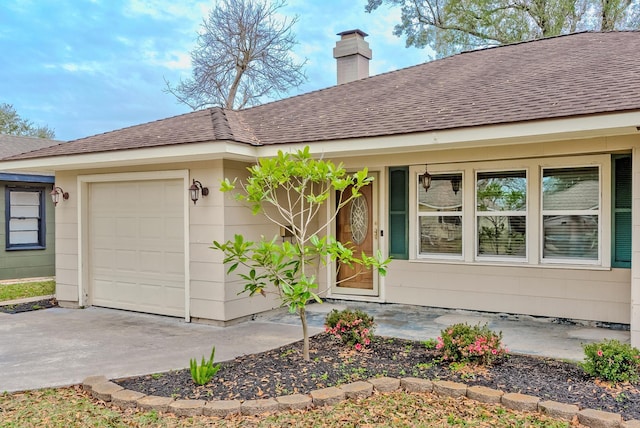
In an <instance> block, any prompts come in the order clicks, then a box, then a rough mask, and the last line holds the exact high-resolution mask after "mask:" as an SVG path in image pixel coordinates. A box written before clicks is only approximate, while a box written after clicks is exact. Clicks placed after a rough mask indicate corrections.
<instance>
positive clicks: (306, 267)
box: [211, 147, 389, 360]
mask: <svg viewBox="0 0 640 428" xmlns="http://www.w3.org/2000/svg"><path fill="white" fill-rule="evenodd" d="M249 172H250V176H249V178H248V179H247V181H246V183H243V184H241V189H242V191H240V192H237V193H236V199H238V200H240V201H243V202H245V203H248V204H249V206H250V207H251V209H252V211H253V213H254V214H258V213H262V214H263V215H265V216H266V217H267V218H268V219H269V220H270V221H271V222H272V223H274V224H276V225H278V226H280V227H281V228H284V229H286V230H287V231H288V233H289V234H290V235H291V237H292V239H291V242H289V241H282V240H281V238H280V237H279V236H276V237H274V238H273V239H267V238H264V237H262V239H261V240H260V241H259V242H252V241H247V240H245V239H244V237H243V236H241V235H236V236H235V238H234V240H229V241H227V242H225V243H220V242H217V241H214V243H213V246H212V247H211V248H213V249H218V250H221V251H223V252H224V255H225V259H224V263H225V264H227V265H228V266H229V268H228V271H227V273H231V272H234V271H235V270H236V269H238V268H241V269H240V270H238V272H239V273H238V274H239V276H240V277H241V278H242V279H243V280H244V282H245V286H244V292H248V293H250V295H252V296H253V295H254V294H256V293H258V294H261V295H266V293H268V292H270V291H271V290H275V292H277V293H278V297H279V299H280V300H281V302H282V305H283V306H286V307H288V308H289V310H290V311H291V312H292V313H296V312H297V313H298V315H299V317H300V322H301V324H302V332H303V339H304V348H303V357H304V358H305V359H306V360H308V359H309V333H308V329H307V319H306V305H307V303H308V302H309V301H313V300H315V301H317V302H321V301H322V300H321V298H320V296H319V295H318V293H317V292H316V289H317V288H318V283H317V280H316V276H315V273H316V272H317V269H318V267H319V266H320V265H321V264H323V263H328V262H338V263H341V264H347V265H349V266H353V265H360V266H362V267H363V268H366V269H368V268H375V269H377V270H378V273H379V274H380V275H384V274H385V273H386V270H385V267H386V265H387V264H388V263H389V260H388V259H387V260H383V259H382V257H381V254H380V253H379V252H378V254H377V255H376V256H375V257H371V256H367V255H366V254H365V253H362V254H361V255H357V254H355V253H354V251H353V250H352V249H351V247H350V246H349V243H342V242H338V241H337V240H336V239H335V237H333V236H331V235H330V234H327V233H325V232H326V230H327V229H328V225H330V224H331V223H332V222H333V221H334V220H335V218H336V216H337V214H338V212H339V210H340V209H342V208H343V207H345V206H346V205H347V204H349V203H350V202H351V201H352V200H353V199H355V198H358V197H360V196H361V193H360V189H361V188H362V187H363V186H367V185H369V184H370V183H371V182H372V180H373V178H372V177H370V176H369V175H368V173H367V170H366V169H364V170H361V171H358V172H356V173H354V174H347V172H346V170H345V169H344V167H343V166H342V165H335V164H334V163H332V162H330V161H325V160H322V159H320V160H316V159H313V158H312V157H311V154H310V152H309V147H306V148H305V149H304V150H300V151H298V152H297V153H293V154H291V153H283V152H282V151H279V152H278V155H277V156H276V157H275V158H261V159H260V160H259V162H258V163H257V164H256V165H253V166H252V167H250V168H249ZM235 189H236V183H235V181H233V182H232V181H230V180H228V179H225V180H224V181H223V182H222V186H221V189H220V190H221V191H223V192H228V191H234V190H235ZM331 195H337V196H336V199H337V200H336V201H335V207H336V209H335V212H334V213H332V214H331V215H329V216H328V218H327V219H326V220H321V219H320V217H321V215H320V213H321V211H320V210H321V208H323V207H324V206H325V205H324V204H325V203H326V202H328V201H329V200H330V198H331ZM324 212H325V211H322V213H324ZM347 279H352V277H350V278H346V279H344V280H347Z"/></svg>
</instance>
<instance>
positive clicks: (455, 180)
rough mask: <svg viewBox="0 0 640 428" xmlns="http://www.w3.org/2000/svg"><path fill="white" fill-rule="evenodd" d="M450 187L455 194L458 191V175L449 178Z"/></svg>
mask: <svg viewBox="0 0 640 428" xmlns="http://www.w3.org/2000/svg"><path fill="white" fill-rule="evenodd" d="M451 188H452V189H453V194H454V195H457V194H458V192H459V191H460V177H458V176H456V177H453V178H452V179H451Z"/></svg>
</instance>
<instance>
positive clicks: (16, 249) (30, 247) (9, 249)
mask: <svg viewBox="0 0 640 428" xmlns="http://www.w3.org/2000/svg"><path fill="white" fill-rule="evenodd" d="M46 249H47V247H43V246H42V245H27V246H24V247H7V248H5V251H26V250H46Z"/></svg>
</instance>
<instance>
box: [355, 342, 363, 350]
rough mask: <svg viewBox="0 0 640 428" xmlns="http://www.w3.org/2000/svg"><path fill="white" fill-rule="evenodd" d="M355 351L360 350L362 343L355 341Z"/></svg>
mask: <svg viewBox="0 0 640 428" xmlns="http://www.w3.org/2000/svg"><path fill="white" fill-rule="evenodd" d="M356 351H362V345H361V344H359V343H356Z"/></svg>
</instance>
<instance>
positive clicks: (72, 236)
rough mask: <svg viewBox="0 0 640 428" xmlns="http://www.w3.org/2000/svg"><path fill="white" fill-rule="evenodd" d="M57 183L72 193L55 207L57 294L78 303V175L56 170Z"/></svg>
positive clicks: (59, 298) (64, 299) (58, 296)
mask: <svg viewBox="0 0 640 428" xmlns="http://www.w3.org/2000/svg"><path fill="white" fill-rule="evenodd" d="M56 186H59V187H62V188H63V189H64V191H65V192H68V193H69V199H67V200H64V201H61V202H59V203H58V206H57V207H56V298H57V299H58V300H60V301H62V302H70V303H72V304H79V301H78V296H79V290H78V286H79V284H78V216H77V214H78V189H77V187H76V177H75V175H74V174H70V173H58V174H56Z"/></svg>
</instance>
